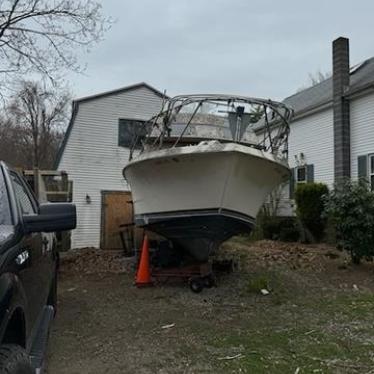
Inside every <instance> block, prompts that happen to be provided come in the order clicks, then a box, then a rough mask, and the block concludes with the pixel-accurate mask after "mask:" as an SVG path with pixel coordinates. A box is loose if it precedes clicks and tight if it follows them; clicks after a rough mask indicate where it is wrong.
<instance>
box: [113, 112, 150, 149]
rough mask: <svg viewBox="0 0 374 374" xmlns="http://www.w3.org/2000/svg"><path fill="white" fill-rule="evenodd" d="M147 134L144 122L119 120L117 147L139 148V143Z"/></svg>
mask: <svg viewBox="0 0 374 374" xmlns="http://www.w3.org/2000/svg"><path fill="white" fill-rule="evenodd" d="M146 134H147V126H146V125H145V122H144V121H139V120H133V119H122V118H121V119H119V121H118V145H119V146H120V147H126V148H131V147H133V146H135V148H139V147H140V146H141V144H142V143H141V141H142V140H143V139H144V138H145V136H146ZM135 142H136V144H135Z"/></svg>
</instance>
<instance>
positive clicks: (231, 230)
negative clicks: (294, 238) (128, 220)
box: [124, 141, 289, 260]
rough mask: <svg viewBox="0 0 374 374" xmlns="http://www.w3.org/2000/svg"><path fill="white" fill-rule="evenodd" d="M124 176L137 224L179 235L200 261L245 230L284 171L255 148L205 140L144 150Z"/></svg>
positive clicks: (286, 172)
mask: <svg viewBox="0 0 374 374" xmlns="http://www.w3.org/2000/svg"><path fill="white" fill-rule="evenodd" d="M124 175H125V178H126V179H127V181H128V182H129V184H130V186H131V189H132V194H133V202H134V213H135V220H136V223H137V224H138V225H141V226H149V227H150V229H153V230H154V231H156V232H159V233H160V234H162V235H164V236H166V237H167V238H169V239H171V240H174V241H175V239H176V238H177V240H176V241H177V242H178V238H180V239H181V240H179V244H181V246H182V247H185V249H186V241H188V242H189V243H190V244H189V245H187V247H194V248H195V249H193V248H187V250H188V251H189V252H191V251H192V252H194V253H192V254H193V256H194V257H196V258H199V259H200V260H204V259H205V258H206V257H207V256H208V255H209V253H210V252H211V251H212V250H213V249H214V248H215V247H216V246H217V245H219V244H220V242H222V241H223V240H226V239H227V238H228V237H230V236H232V235H235V234H237V233H238V232H243V231H247V232H249V231H250V229H251V227H252V226H253V224H254V219H255V217H256V215H257V213H258V211H259V209H260V207H261V206H262V204H263V203H264V201H265V199H266V197H267V196H268V195H269V193H270V192H271V191H272V190H273V189H274V188H275V187H276V186H277V185H279V184H280V183H281V182H282V181H285V180H287V178H288V177H289V169H288V167H287V165H286V164H283V163H281V162H279V161H276V160H275V159H274V158H273V156H272V155H269V154H265V153H264V152H262V151H260V150H258V149H255V148H251V147H247V146H243V145H240V144H237V143H225V144H222V143H219V142H217V141H209V142H203V143H200V144H198V145H193V146H186V147H179V148H172V149H163V150H158V151H153V152H149V153H144V154H142V155H141V156H140V157H138V158H137V159H136V160H134V161H132V162H130V163H129V164H128V165H127V166H126V167H125V169H124ZM204 227H205V228H204ZM183 230H185V233H184V231H183ZM182 237H183V239H182ZM196 240H197V242H196ZM203 246H205V247H207V250H206V251H205V250H204V249H203Z"/></svg>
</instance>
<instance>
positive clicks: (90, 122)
mask: <svg viewBox="0 0 374 374" xmlns="http://www.w3.org/2000/svg"><path fill="white" fill-rule="evenodd" d="M161 102H162V99H161V97H159V96H158V95H156V93H154V92H153V91H152V90H150V89H148V88H147V87H145V86H144V87H143V86H141V87H137V88H134V89H131V90H129V91H125V92H122V93H114V94H110V95H108V96H102V97H97V98H94V99H92V100H89V101H83V102H80V103H79V107H78V112H77V115H76V117H75V121H74V123H73V126H72V129H71V132H70V135H69V138H68V140H67V143H66V146H65V149H64V152H63V154H62V157H61V160H60V163H59V166H58V169H59V170H64V171H66V172H67V173H68V175H69V179H71V180H72V181H73V202H74V203H75V204H76V206H77V219H78V221H77V228H76V230H74V231H73V232H72V247H73V248H82V247H99V246H100V233H101V191H103V190H110V191H124V190H128V189H129V187H128V185H127V183H126V182H125V180H124V178H123V176H122V170H123V168H124V166H125V165H126V163H127V162H128V156H129V150H128V149H127V148H123V147H119V146H118V121H119V119H120V118H131V119H134V120H147V119H149V118H150V117H151V116H152V115H154V114H156V113H157V112H158V111H159V110H160V108H161ZM87 195H88V196H89V197H90V198H91V203H90V204H87V202H86V196H87Z"/></svg>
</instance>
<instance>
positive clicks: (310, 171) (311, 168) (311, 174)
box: [306, 164, 314, 183]
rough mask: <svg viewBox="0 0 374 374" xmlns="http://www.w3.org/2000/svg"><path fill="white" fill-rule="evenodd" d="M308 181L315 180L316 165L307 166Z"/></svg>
mask: <svg viewBox="0 0 374 374" xmlns="http://www.w3.org/2000/svg"><path fill="white" fill-rule="evenodd" d="M306 181H307V183H312V182H314V165H313V164H311V165H307V166H306Z"/></svg>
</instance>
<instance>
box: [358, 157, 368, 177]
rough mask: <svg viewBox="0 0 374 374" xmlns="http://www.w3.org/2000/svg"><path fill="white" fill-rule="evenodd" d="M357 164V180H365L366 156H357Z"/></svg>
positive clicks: (366, 171)
mask: <svg viewBox="0 0 374 374" xmlns="http://www.w3.org/2000/svg"><path fill="white" fill-rule="evenodd" d="M357 163H358V178H359V179H361V178H365V179H366V178H367V176H368V157H367V155H364V156H358V157H357Z"/></svg>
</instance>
